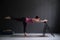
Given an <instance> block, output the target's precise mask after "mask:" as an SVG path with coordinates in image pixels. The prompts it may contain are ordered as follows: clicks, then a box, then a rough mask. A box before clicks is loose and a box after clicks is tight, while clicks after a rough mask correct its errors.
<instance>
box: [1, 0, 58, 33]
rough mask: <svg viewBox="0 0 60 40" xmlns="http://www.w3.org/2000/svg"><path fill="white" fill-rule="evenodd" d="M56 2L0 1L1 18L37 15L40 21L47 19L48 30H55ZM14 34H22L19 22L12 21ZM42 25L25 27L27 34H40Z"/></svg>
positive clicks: (48, 0)
mask: <svg viewBox="0 0 60 40" xmlns="http://www.w3.org/2000/svg"><path fill="white" fill-rule="evenodd" d="M57 10H58V0H3V1H2V14H1V15H0V16H1V17H2V16H7V15H10V16H12V17H16V18H20V17H26V16H30V17H35V16H36V15H38V16H39V17H41V19H45V18H46V19H48V25H49V26H50V28H51V29H52V31H53V29H54V28H55V22H56V18H57V16H58V15H57ZM12 23H13V27H12V28H14V30H15V32H23V25H22V23H21V22H17V21H12ZM43 27H44V24H43V23H32V24H31V23H30V24H28V25H27V32H33V33H39V32H42V30H43Z"/></svg>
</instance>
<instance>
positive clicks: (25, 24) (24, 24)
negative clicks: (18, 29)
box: [23, 22, 27, 36]
mask: <svg viewBox="0 0 60 40" xmlns="http://www.w3.org/2000/svg"><path fill="white" fill-rule="evenodd" d="M23 26H24V30H23V31H24V35H25V36H26V26H27V23H26V22H23Z"/></svg>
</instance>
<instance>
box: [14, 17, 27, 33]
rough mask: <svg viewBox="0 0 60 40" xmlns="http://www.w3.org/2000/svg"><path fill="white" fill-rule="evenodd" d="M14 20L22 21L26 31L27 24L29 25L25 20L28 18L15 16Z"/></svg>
mask: <svg viewBox="0 0 60 40" xmlns="http://www.w3.org/2000/svg"><path fill="white" fill-rule="evenodd" d="M14 20H17V21H21V22H22V23H23V27H24V30H23V32H24V33H25V32H26V26H27V23H26V22H25V21H26V18H25V17H22V18H14Z"/></svg>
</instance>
